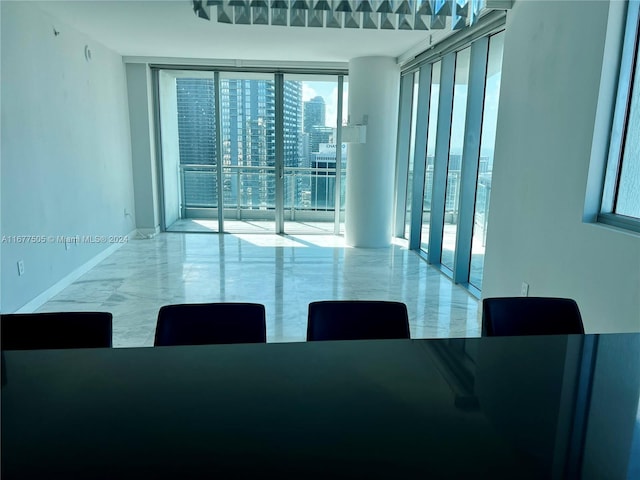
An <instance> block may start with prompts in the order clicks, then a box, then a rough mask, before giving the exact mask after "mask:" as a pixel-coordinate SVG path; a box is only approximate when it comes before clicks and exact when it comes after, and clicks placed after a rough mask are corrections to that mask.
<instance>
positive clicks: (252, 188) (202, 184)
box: [176, 78, 302, 209]
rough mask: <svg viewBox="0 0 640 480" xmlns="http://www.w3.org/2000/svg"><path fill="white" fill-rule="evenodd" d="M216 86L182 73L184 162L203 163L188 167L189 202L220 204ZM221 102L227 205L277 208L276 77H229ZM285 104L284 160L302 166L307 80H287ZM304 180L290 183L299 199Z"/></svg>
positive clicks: (186, 187)
mask: <svg viewBox="0 0 640 480" xmlns="http://www.w3.org/2000/svg"><path fill="white" fill-rule="evenodd" d="M214 87H215V85H214V81H213V79H207V78H178V79H176V93H177V104H178V105H177V109H178V137H179V138H178V142H179V150H180V164H181V165H192V166H193V165H203V167H202V169H198V168H197V167H196V168H193V167H189V168H188V169H184V173H183V189H184V192H183V196H184V202H185V204H186V205H187V206H195V207H212V208H215V207H217V195H218V188H217V186H216V178H217V177H216V171H215V167H216V165H217V161H216V135H215V132H216V128H215V127H216V119H217V116H216V112H215V88H214ZM219 104H220V115H219V118H220V131H221V151H222V167H223V189H222V190H223V192H224V205H225V207H227V206H228V207H238V206H240V207H242V208H249V209H256V208H261V209H264V208H274V207H275V181H276V179H275V169H274V167H275V86H274V82H273V81H271V80H248V79H228V78H223V79H221V80H220V103H219ZM284 104H285V108H284V132H283V134H284V152H283V153H284V165H285V167H297V166H299V165H300V163H301V158H300V157H301V147H302V142H301V136H302V84H301V82H299V81H287V82H284ZM224 167H231V168H226V169H225V168H224ZM299 183H300V181H298V180H296V181H295V182H293V183H292V184H291V185H288V187H289V188H294V189H295V191H294V193H293V195H294V198H295V199H296V201H297V200H299V198H301V195H302V192H301V191H300V188H301V186H300V185H299ZM289 194H291V193H289ZM287 198H291V197H287Z"/></svg>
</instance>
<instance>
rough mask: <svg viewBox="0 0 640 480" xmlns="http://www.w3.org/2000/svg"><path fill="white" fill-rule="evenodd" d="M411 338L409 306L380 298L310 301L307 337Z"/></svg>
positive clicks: (357, 338)
mask: <svg viewBox="0 0 640 480" xmlns="http://www.w3.org/2000/svg"><path fill="white" fill-rule="evenodd" d="M391 338H410V332H409V315H408V314H407V306H406V305H405V304H404V303H402V302H391V301H379V300H325V301H319V302H311V303H310V304H309V316H308V319H307V340H309V341H318V340H375V339H391Z"/></svg>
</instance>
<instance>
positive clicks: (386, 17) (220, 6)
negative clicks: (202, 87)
mask: <svg viewBox="0 0 640 480" xmlns="http://www.w3.org/2000/svg"><path fill="white" fill-rule="evenodd" d="M513 1H514V0H192V2H193V11H194V13H195V14H196V16H198V17H200V18H203V19H205V20H211V16H212V13H213V12H212V11H211V10H212V9H213V8H215V9H217V10H216V12H215V13H213V15H214V16H215V18H216V20H217V21H218V22H219V23H228V24H235V25H277V26H281V27H298V28H300V27H311V28H349V29H360V28H362V29H376V30H428V29H433V30H438V29H443V28H446V26H447V25H450V27H451V29H452V30H459V29H462V28H465V27H467V26H470V25H474V24H475V23H477V21H478V19H479V18H480V16H481V15H482V14H483V13H484V12H485V11H487V10H494V9H501V10H503V9H509V8H511V7H512V6H513Z"/></svg>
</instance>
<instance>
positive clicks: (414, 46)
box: [38, 0, 444, 62]
mask: <svg viewBox="0 0 640 480" xmlns="http://www.w3.org/2000/svg"><path fill="white" fill-rule="evenodd" d="M38 5H39V6H40V7H41V8H42V9H43V10H45V11H47V12H49V13H50V14H51V15H52V16H54V17H55V18H58V19H59V20H61V21H62V22H63V24H65V23H66V24H68V25H70V26H72V27H74V28H76V29H77V30H79V31H81V32H83V33H86V34H87V35H89V36H90V37H92V38H93V39H95V40H97V41H99V42H100V43H102V44H104V45H105V46H107V47H109V48H111V49H112V50H115V51H116V52H118V53H119V54H121V55H123V56H143V57H177V58H193V59H239V60H261V61H304V62H346V61H348V60H349V59H351V58H354V57H361V56H370V55H384V56H392V57H398V56H400V55H402V54H403V53H405V52H407V51H412V50H416V51H419V50H421V49H424V48H426V47H427V46H428V45H429V37H430V34H431V33H432V32H430V31H404V30H365V29H344V28H343V29H334V28H303V27H283V26H269V25H228V24H221V23H218V22H217V21H216V20H215V14H216V9H215V8H214V7H212V9H211V14H212V15H211V16H212V20H211V21H207V20H204V19H201V18H198V17H197V16H196V15H195V14H194V13H193V9H192V2H191V0H154V1H152V0H142V1H140V0H107V1H101V0H71V1H59V0H48V1H43V2H38ZM59 28H62V26H60V27H59ZM440 32H441V31H439V32H437V33H440ZM442 33H444V32H442ZM435 36H436V35H435V33H434V37H435Z"/></svg>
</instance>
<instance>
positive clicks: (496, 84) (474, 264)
mask: <svg viewBox="0 0 640 480" xmlns="http://www.w3.org/2000/svg"><path fill="white" fill-rule="evenodd" d="M503 48H504V32H500V33H498V34H496V35H493V36H492V37H491V38H490V40H489V57H488V61H487V79H486V83H485V97H484V112H483V117H482V136H481V137H480V160H479V164H478V180H477V183H476V201H475V214H474V219H473V238H472V243H471V265H470V267H471V268H470V270H469V283H470V284H471V285H473V286H474V287H476V288H478V289H481V288H482V274H483V270H484V249H485V243H486V239H487V220H488V215H489V201H490V197H491V178H492V174H493V150H494V147H495V140H496V124H497V122H498V102H499V100H500V77H501V74H502V51H503Z"/></svg>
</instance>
